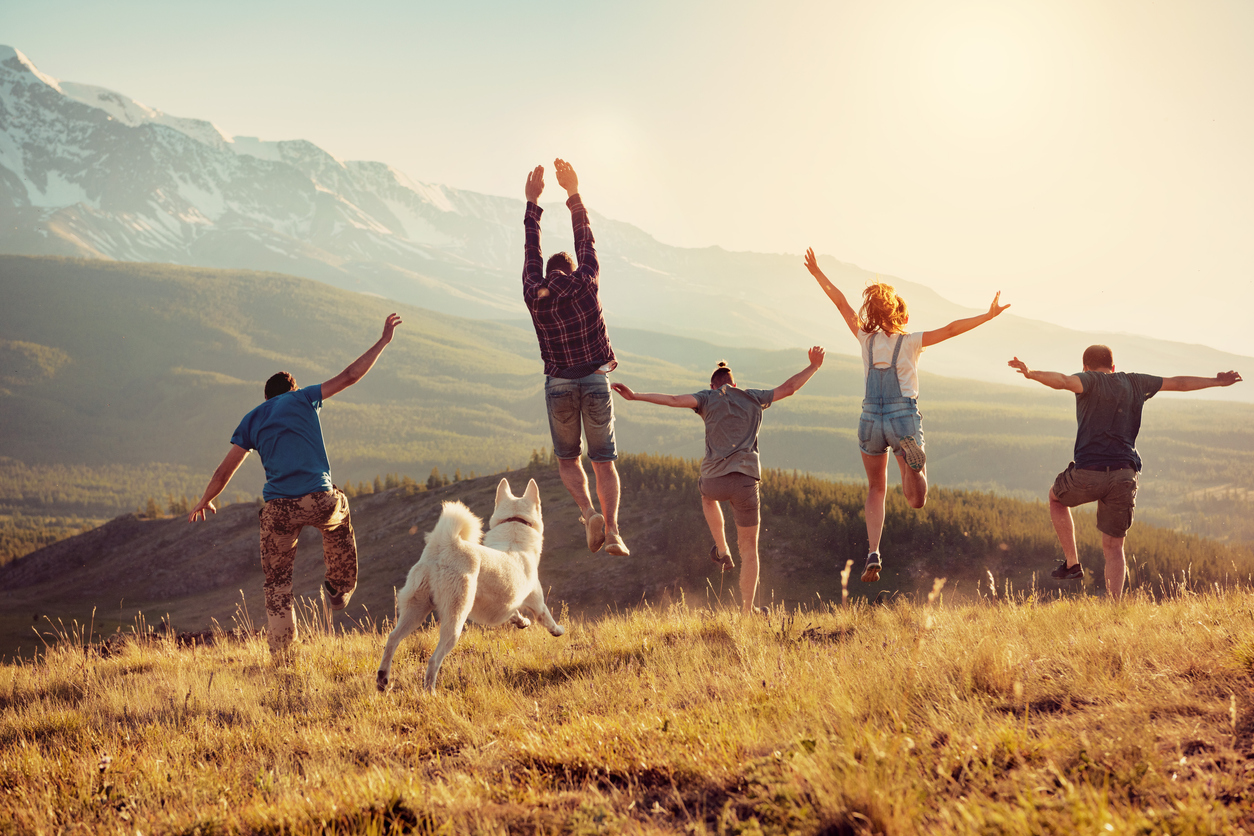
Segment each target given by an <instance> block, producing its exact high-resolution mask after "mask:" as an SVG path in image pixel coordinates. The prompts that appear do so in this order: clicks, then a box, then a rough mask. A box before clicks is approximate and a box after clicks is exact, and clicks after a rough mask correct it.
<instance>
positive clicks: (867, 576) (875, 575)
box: [862, 552, 883, 583]
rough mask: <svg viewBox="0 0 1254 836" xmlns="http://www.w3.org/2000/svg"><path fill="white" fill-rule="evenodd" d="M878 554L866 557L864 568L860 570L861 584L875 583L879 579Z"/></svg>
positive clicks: (872, 553)
mask: <svg viewBox="0 0 1254 836" xmlns="http://www.w3.org/2000/svg"><path fill="white" fill-rule="evenodd" d="M882 565H883V564H881V563H880V553H879V552H871V553H870V554H868V555H867V556H866V568H865V569H863V570H862V582H863V583H875V582H876V581H878V580H879V579H880V567H881V566H882Z"/></svg>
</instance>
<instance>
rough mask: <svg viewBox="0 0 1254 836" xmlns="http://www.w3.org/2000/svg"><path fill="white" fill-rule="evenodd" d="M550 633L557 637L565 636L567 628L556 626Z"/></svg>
mask: <svg viewBox="0 0 1254 836" xmlns="http://www.w3.org/2000/svg"><path fill="white" fill-rule="evenodd" d="M549 632H550V633H552V634H553V635H555V636H564V635H566V628H565V627H563V626H562V625H560V624H554V625H553V629H552V630H550V631H549Z"/></svg>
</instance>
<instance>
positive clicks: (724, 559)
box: [710, 546, 736, 572]
mask: <svg viewBox="0 0 1254 836" xmlns="http://www.w3.org/2000/svg"><path fill="white" fill-rule="evenodd" d="M710 560H713V561H714V562H715V563H717V564H718V565H720V566H722V567H723V571H724V572H730V571H731V570H732V569H735V568H736V564H735V562H734V561H733V560H732V556H731V555H730V554H719V553H718V546H710Z"/></svg>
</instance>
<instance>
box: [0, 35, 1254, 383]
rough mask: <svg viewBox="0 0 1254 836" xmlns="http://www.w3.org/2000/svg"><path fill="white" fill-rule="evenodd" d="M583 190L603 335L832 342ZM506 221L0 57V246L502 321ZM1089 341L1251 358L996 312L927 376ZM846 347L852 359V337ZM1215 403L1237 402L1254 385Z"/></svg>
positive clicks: (952, 309)
mask: <svg viewBox="0 0 1254 836" xmlns="http://www.w3.org/2000/svg"><path fill="white" fill-rule="evenodd" d="M6 56H7V57H6ZM585 199H586V202H587V203H588V205H589V206H590V207H591V214H592V218H593V228H594V230H595V233H596V235H597V242H598V248H599V254H600V257H601V262H602V300H603V304H604V306H605V308H606V310H607V311H608V312H610V314H611V316H612V317H613V318H614V320H615V324H616V325H618V326H619V327H633V328H639V329H642V330H650V331H655V332H664V333H670V334H676V335H689V336H693V337H697V338H699V339H702V340H705V341H706V342H710V343H714V344H724V345H749V346H755V347H759V348H768V349H777V348H790V347H791V348H795V347H804V346H808V345H812V344H815V343H821V344H825V345H827V346H828V347H829V348H832V347H834V344H835V343H838V342H841V341H844V340H846V338H845V337H844V333H843V332H844V325H843V322H842V321H841V320H840V318H839V316H838V315H837V314H836V312H835V310H834V308H832V307H831V306H830V303H828V301H827V300H826V299H825V298H824V297H823V296H822V294H821V292H820V291H819V290H818V288H817V287H816V286H815V285H814V283H813V281H812V280H811V279H810V277H809V276H808V274H806V273H805V271H804V268H803V267H802V266H801V264H800V257H799V256H791V255H787V254H777V253H752V252H740V251H734V250H728V249H724V248H722V247H717V246H712V247H705V248H699V249H684V248H680V247H671V246H668V245H666V244H663V243H661V242H659V241H658V240H657V239H655V238H654V237H653V236H651V235H649V234H648V233H647V232H645V231H643V230H641V229H639V228H638V227H635V226H633V225H631V224H628V223H623V222H621V221H615V220H611V219H608V218H605V217H604V216H602V215H600V214H598V213H597V212H596V210H595V204H596V198H595V193H594V192H593V193H591V194H590V195H588V196H585ZM555 202H556V201H555ZM550 208H551V209H552V210H553V211H551V212H549V213H547V217H548V223H547V224H546V227H547V232H546V239H545V243H546V247H547V248H549V249H550V250H552V249H553V248H554V247H564V248H569V247H570V246H571V238H570V230H569V222H568V220H567V219H566V217H565V210H564V209H563V208H562V207H560V206H550ZM522 214H523V201H522V200H521V199H518V198H508V197H496V196H492V195H484V194H479V193H476V192H470V191H464V190H459V189H455V188H452V187H449V186H444V185H438V184H429V183H423V182H421V181H419V180H418V179H416V178H413V177H410V176H408V175H406V174H404V173H402V172H400V171H397V170H396V169H395V168H393V167H391V166H388V165H386V164H385V163H381V162H370V161H341V160H339V159H337V158H336V157H335V156H334V155H332V154H330V153H328V152H326V151H325V150H323V149H321V148H319V147H318V146H316V145H314V144H313V143H311V142H308V141H306V140H282V141H262V140H259V139H257V138H255V137H247V136H238V137H233V138H227V137H225V136H223V135H222V134H221V132H220V131H218V130H217V129H216V128H214V127H213V125H212V123H210V122H207V121H204V120H197V119H190V118H184V117H173V116H169V115H168V114H164V113H162V112H161V111H159V110H155V109H153V108H149V107H147V106H145V105H142V104H140V103H138V102H135V101H134V100H133V99H130V98H129V97H126V96H124V95H122V94H120V93H115V92H113V91H109V90H105V89H104V88H100V87H95V86H92V85H88V84H80V83H77V82H59V81H57V80H56V79H53V78H51V77H50V76H47V75H45V74H43V73H42V72H40V71H39V70H38V68H37V67H36V66H35V65H34V63H33V62H31V61H30V59H28V58H26V57H25V56H24V55H22V54H21V53H20V52H19V51H18V50H16V49H14V48H12V47H4V48H0V251H4V252H9V253H14V254H26V255H62V256H73V257H91V258H103V259H113V260H119V261H147V262H154V263H173V264H182V265H189V266H204V267H217V268H225V269H237V268H240V269H250V270H262V271H274V272H279V273H286V274H293V275H300V276H304V277H305V278H311V279H314V280H316V281H321V282H324V283H328V284H331V285H332V286H335V287H340V288H343V289H347V290H354V291H360V292H367V293H374V294H377V295H379V296H382V297H384V298H390V299H395V300H397V301H401V302H407V303H409V304H413V305H417V306H420V307H423V308H427V309H429V310H433V311H438V312H441V313H446V314H452V315H454V316H460V317H466V318H474V319H508V320H516V319H520V318H523V317H525V316H526V310H525V308H524V307H523V305H522V300H521V293H520V292H519V282H518V275H519V270H520V265H521V261H522V257H521V256H522V225H521V222H520V221H521V218H522ZM820 263H821V264H822V266H823V268H824V270H825V271H827V272H828V274H829V276H830V277H831V278H832V280H833V281H834V282H836V283H837V285H838V286H840V287H842V288H844V289H846V291H847V292H848V293H849V294H850V296H851V297H855V296H856V293H857V290H858V289H859V288H860V287H861V286H863V285H864V284H865V283H866V282H867V281H868V280H870V279H872V278H874V277H875V276H876V274H873V273H871V272H870V271H867V270H864V269H862V268H860V267H857V266H856V265H852V264H848V263H846V262H840V261H838V260H836V259H834V258H831V257H830V256H821V257H820ZM784 277H786V278H784ZM883 278H885V279H886V280H888V281H891V282H892V283H894V284H895V285H896V286H897V287H898V289H899V291H900V292H901V293H902V294H903V295H904V296H905V297H906V298H907V300H908V301H909V302H910V305H911V310H912V313H913V315H914V316H913V318H914V321H915V322H918V323H920V327H923V326H927V327H938V326H939V325H941V324H943V323H944V322H948V321H950V320H952V319H955V318H959V317H963V316H969V315H971V314H972V313H976V312H977V311H975V310H973V309H970V308H966V307H963V306H960V305H956V304H953V303H952V302H949V301H948V300H945V299H944V298H943V297H941V296H940V295H939V294H936V293H935V292H934V291H932V290H930V289H929V288H927V287H925V286H923V285H920V284H917V283H914V282H910V281H907V280H904V279H899V278H895V277H891V276H886V277H883ZM991 297H992V289H990V292H989V298H990V299H991ZM659 300H663V303H662V304H659ZM1003 301H1008V302H1011V303H1013V302H1014V301H1015V300H1013V299H1006V300H1003ZM833 335H835V336H833ZM1011 335H1013V336H1014V342H1013V345H1010V342H1011V340H1010V339H1009V337H1010V336H1011ZM1103 339H1110V340H1112V341H1113V343H1114V347H1115V350H1116V358H1117V362H1118V363H1119V365H1120V367H1121V368H1138V370H1141V371H1148V372H1152V373H1156V374H1163V375H1172V374H1213V373H1214V372H1215V371H1217V370H1218V367H1220V366H1222V367H1223V368H1239V366H1240V365H1242V361H1245V360H1248V359H1249V358H1245V357H1241V356H1238V355H1232V354H1228V353H1226V352H1220V351H1217V350H1214V349H1208V348H1206V347H1204V346H1203V347H1196V348H1189V349H1185V350H1183V351H1182V350H1181V349H1180V348H1179V344H1171V345H1165V344H1159V343H1158V342H1156V341H1155V340H1154V339H1152V338H1147V337H1135V336H1120V335H1117V334H1105V335H1103V334H1085V333H1082V332H1079V331H1074V330H1070V329H1066V328H1063V327H1061V326H1053V325H1049V324H1047V323H1040V322H1036V321H1033V320H1030V319H1025V318H1019V317H1017V316H1015V314H1014V313H1013V312H1012V313H1008V314H1005V315H1003V317H1001V318H1000V319H999V320H998V321H995V322H994V323H991V324H989V325H987V326H984V327H983V328H980V329H977V330H976V331H974V332H972V333H971V334H970V335H964V336H963V337H962V339H961V340H956V341H953V342H952V343H949V344H947V345H946V346H945V347H944V349H943V350H941V351H935V352H930V353H929V354H928V357H927V360H926V361H925V365H926V366H927V367H928V368H930V369H931V370H933V371H936V372H937V373H940V374H943V375H948V376H955V377H966V378H972V379H978V380H986V381H1005V380H1007V379H1010V378H1008V377H1007V371H1006V369H1005V366H1004V362H1005V360H1007V359H1009V357H1010V356H1011V355H1015V354H1017V355H1018V356H1020V357H1022V358H1024V359H1025V360H1026V361H1027V362H1029V363H1031V364H1032V365H1033V366H1035V367H1039V368H1053V369H1056V370H1071V369H1074V368H1075V367H1076V365H1077V364H1078V359H1079V356H1080V353H1081V352H1082V351H1083V349H1084V347H1085V346H1086V345H1088V344H1089V343H1091V342H1098V341H1102V340H1103ZM846 350H847V351H848V352H850V353H852V352H853V351H855V350H856V347H855V346H854V344H853V343H852V341H851V340H850V341H849V342H848V344H847V346H846ZM1245 365H1246V366H1247V367H1248V365H1249V364H1248V363H1245ZM1212 367H1214V368H1212ZM1214 397H1216V398H1218V399H1233V400H1246V401H1251V400H1254V391H1251V392H1249V393H1248V394H1246V393H1245V390H1243V389H1242V388H1241V387H1234V388H1233V389H1230V390H1224V391H1222V392H1218V393H1216V394H1215V395H1214Z"/></svg>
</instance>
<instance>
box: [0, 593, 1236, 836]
mask: <svg viewBox="0 0 1254 836" xmlns="http://www.w3.org/2000/svg"><path fill="white" fill-rule="evenodd" d="M1250 593H1251V589H1250V588H1249V587H1245V588H1243V589H1241V590H1233V591H1228V592H1222V593H1217V592H1214V591H1205V592H1202V593H1201V594H1194V593H1191V592H1188V591H1186V590H1183V589H1181V590H1177V591H1176V593H1175V594H1173V595H1172V596H1170V597H1169V598H1168V599H1167V600H1165V601H1162V602H1157V603H1156V602H1153V601H1151V600H1149V599H1148V598H1146V597H1144V596H1143V595H1140V594H1134V595H1132V596H1130V597H1129V598H1127V599H1126V600H1125V602H1124V603H1122V604H1120V605H1118V606H1111V605H1109V604H1107V603H1106V602H1103V601H1100V600H1097V599H1086V598H1079V599H1065V600H1045V599H1042V598H1040V597H1037V596H1030V597H1015V598H1013V599H1011V600H1007V601H999V602H995V603H994V602H988V601H984V602H980V603H972V604H963V605H954V604H952V603H951V602H950V601H949V599H948V597H947V596H946V595H945V592H944V591H942V592H941V594H939V595H937V596H932V599H931V600H930V601H928V600H917V601H916V600H908V601H907V600H902V601H898V602H897V603H895V604H893V605H891V606H887V607H870V606H866V605H857V606H852V607H840V606H829V605H826V604H824V605H816V606H813V607H811V608H809V609H807V610H806V611H804V612H800V613H785V612H783V611H781V610H778V609H775V610H772V611H771V612H770V613H769V614H768V615H766V616H763V617H754V616H750V617H740V616H738V615H737V614H735V613H733V612H729V611H727V610H698V609H693V608H690V607H687V606H684V605H682V604H676V605H673V606H668V607H646V608H637V609H633V610H632V611H630V612H627V613H615V614H611V615H607V616H604V617H601V618H598V619H595V620H594V619H587V618H581V617H578V616H570V615H567V614H564V613H563V614H561V621H562V623H563V624H565V625H566V627H567V629H568V632H567V633H566V635H565V636H563V637H561V638H553V637H551V636H549V635H548V634H547V633H545V632H543V631H541V630H538V629H535V628H533V629H530V630H525V631H517V630H514V629H512V628H500V629H495V630H483V629H478V628H474V627H472V628H470V629H469V630H468V631H467V632H466V634H465V635H464V636H463V637H462V640H461V642H460V643H459V644H458V646H457V647H456V648H455V649H454V650H453V652H452V654H450V656H449V657H448V659H447V660H446V661H445V665H444V668H443V670H442V679H441V680H440V682H439V685H438V689H437V691H436V693H434V694H425V693H422V692H420V691H419V686H420V683H421V679H422V669H423V663H424V660H425V657H426V655H427V654H428V653H429V652H430V650H431V648H432V647H433V643H434V634H433V631H432V630H430V629H428V630H425V631H421V632H419V633H417V634H415V635H414V637H412V638H411V639H410V640H408V642H407V643H406V644H404V645H402V648H401V651H400V652H399V653H398V654H397V657H396V661H395V665H394V667H393V673H394V677H395V687H394V688H393V690H391V691H390V692H388V693H386V694H378V693H376V691H375V688H374V675H373V671H374V669H375V667H376V665H377V663H378V660H379V652H380V647H381V644H382V635H381V634H380V633H379V632H365V633H354V634H349V635H342V634H338V633H336V634H331V632H330V630H329V629H328V625H327V623H326V622H325V621H323V620H322V619H321V618H320V617H318V615H317V614H316V611H315V610H306V611H305V613H304V617H303V624H302V630H303V633H304V638H303V639H302V640H301V641H300V642H298V643H297V645H296V647H295V654H294V658H293V659H292V661H291V663H290V666H287V667H278V668H276V667H272V666H271V665H270V663H269V659H268V653H267V651H266V647H265V643H264V640H262V639H260V638H257V637H245V638H243V639H242V640H241V639H232V638H231V637H229V636H227V635H224V634H217V635H216V636H211V637H209V638H210V639H216V640H217V641H216V643H213V644H211V645H208V646H206V645H203V644H195V645H191V646H185V645H181V644H180V643H178V642H176V641H175V639H174V638H173V637H172V636H165V637H156V636H153V635H151V634H150V633H148V632H147V631H146V629H145V628H146V625H145V624H143V623H142V622H140V623H138V624H136V625H135V627H136V628H137V629H134V630H128V631H126V634H125V635H121V636H119V639H118V640H115V641H112V642H110V643H109V644H108V645H107V646H105V647H103V648H99V649H97V648H93V647H87V646H85V643H84V641H83V637H82V634H81V632H80V631H78V630H77V629H76V628H75V627H73V626H71V627H69V628H68V629H66V630H63V631H62V633H61V638H62V639H63V641H61V642H59V643H56V644H53V645H52V646H50V647H49V649H48V650H47V651H46V652H45V653H43V654H42V655H41V657H40V658H39V660H37V661H35V662H27V663H24V664H21V665H7V666H4V667H2V668H0V787H2V788H3V792H2V795H0V808H2V809H3V813H4V815H2V816H0V832H3V833H39V832H43V833H51V832H68V831H70V830H74V831H76V832H86V833H115V832H126V833H131V832H136V831H138V832H141V833H187V834H192V833H200V834H225V833H248V834H280V833H282V834H306V833H310V834H312V833H328V832H333V833H401V832H416V833H430V834H434V833H485V834H487V833H522V834H540V833H570V834H594V833H638V834H661V833H679V832H682V833H692V834H759V833H761V834H871V833H878V834H889V836H896V835H897V834H917V833H929V834H1019V833H1025V834H1026V833H1032V834H1057V835H1058V836H1063V834H1066V835H1067V836H1070V834H1075V833H1114V834H1179V836H1208V835H1209V834H1216V833H1225V834H1229V833H1230V834H1241V833H1254V814H1252V813H1251V810H1252V809H1254V770H1252V769H1251V766H1252V765H1254V702H1252V701H1251V694H1252V693H1254V643H1252V642H1251V640H1250V623H1251V618H1254V610H1251V604H1250V601H1251V597H1250ZM370 626H371V627H374V626H375V625H370Z"/></svg>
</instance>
